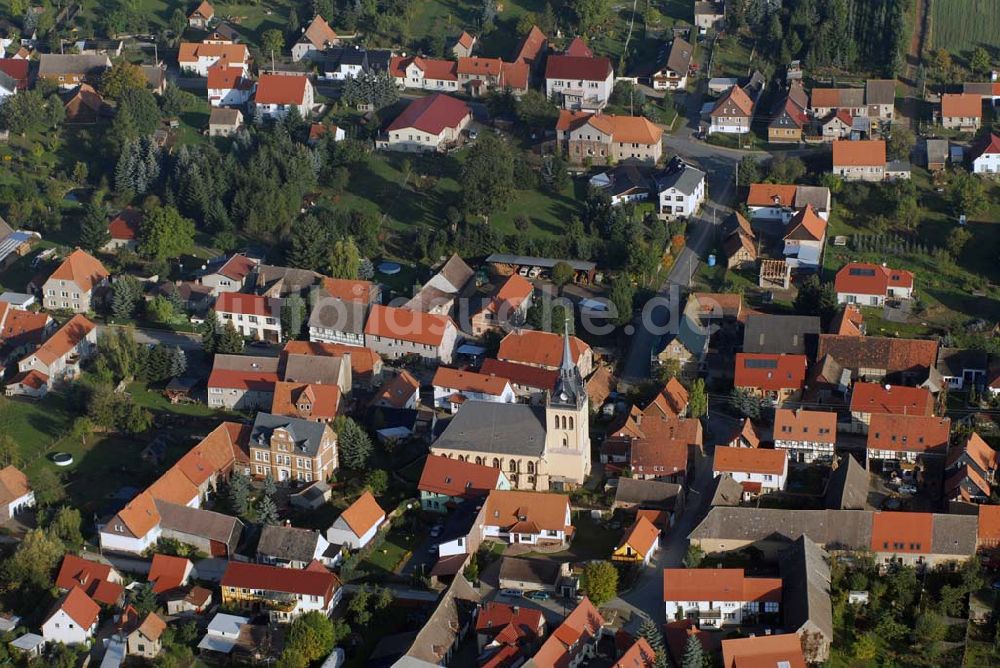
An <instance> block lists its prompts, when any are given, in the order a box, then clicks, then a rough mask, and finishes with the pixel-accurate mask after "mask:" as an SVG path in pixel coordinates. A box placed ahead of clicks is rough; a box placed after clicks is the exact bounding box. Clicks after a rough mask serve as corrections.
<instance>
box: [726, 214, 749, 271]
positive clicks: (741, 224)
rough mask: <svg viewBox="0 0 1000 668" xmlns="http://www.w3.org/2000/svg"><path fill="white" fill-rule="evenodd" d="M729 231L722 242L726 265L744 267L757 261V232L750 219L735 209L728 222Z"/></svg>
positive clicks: (730, 267) (728, 266)
mask: <svg viewBox="0 0 1000 668" xmlns="http://www.w3.org/2000/svg"><path fill="white" fill-rule="evenodd" d="M726 228H727V229H729V233H728V234H727V235H726V237H725V239H724V240H723V242H722V252H723V253H724V254H725V256H726V267H727V268H729V269H743V268H746V267H751V266H753V265H754V264H756V262H757V234H756V233H755V232H754V231H753V228H751V227H750V223H749V221H747V219H746V218H744V217H743V214H741V213H740V212H739V211H734V212H733V214H732V217H731V219H730V220H729V221H727V223H726Z"/></svg>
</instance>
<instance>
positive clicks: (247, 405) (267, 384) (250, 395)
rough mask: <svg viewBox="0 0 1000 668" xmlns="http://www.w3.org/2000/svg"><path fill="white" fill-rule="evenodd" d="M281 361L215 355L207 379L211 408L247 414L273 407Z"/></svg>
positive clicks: (265, 358) (272, 358)
mask: <svg viewBox="0 0 1000 668" xmlns="http://www.w3.org/2000/svg"><path fill="white" fill-rule="evenodd" d="M278 362H279V360H278V359H277V358H274V357H253V356H248V355H224V354H218V355H216V356H215V358H214V360H213V362H212V373H211V374H210V375H209V377H208V405H209V406H211V407H212V408H227V409H229V410H246V411H252V410H260V409H264V408H268V407H270V406H271V403H272V402H273V401H274V386H275V384H276V383H277V382H278V381H279V378H278Z"/></svg>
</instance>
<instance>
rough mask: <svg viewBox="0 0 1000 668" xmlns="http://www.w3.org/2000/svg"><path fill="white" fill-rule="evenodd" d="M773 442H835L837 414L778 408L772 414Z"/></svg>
mask: <svg viewBox="0 0 1000 668" xmlns="http://www.w3.org/2000/svg"><path fill="white" fill-rule="evenodd" d="M774 440H776V441H777V440H782V441H810V442H815V443H829V444H830V445H833V444H834V443H835V442H836V441H837V414H836V413H833V412H830V411H807V410H804V409H801V408H799V409H796V410H791V409H788V408H779V409H777V410H776V411H775V412H774Z"/></svg>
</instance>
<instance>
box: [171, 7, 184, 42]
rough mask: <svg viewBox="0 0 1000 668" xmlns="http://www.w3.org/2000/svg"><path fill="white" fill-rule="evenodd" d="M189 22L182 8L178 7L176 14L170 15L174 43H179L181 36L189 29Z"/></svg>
mask: <svg viewBox="0 0 1000 668" xmlns="http://www.w3.org/2000/svg"><path fill="white" fill-rule="evenodd" d="M187 25H188V20H187V16H185V15H184V12H183V11H181V8H180V7H178V8H177V9H175V10H174V13H173V14H171V15H170V31H171V32H172V33H173V34H174V41H177V42H179V41H180V39H181V35H183V34H184V31H185V30H186V29H187Z"/></svg>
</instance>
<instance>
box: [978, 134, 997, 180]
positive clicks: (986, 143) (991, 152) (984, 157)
mask: <svg viewBox="0 0 1000 668" xmlns="http://www.w3.org/2000/svg"><path fill="white" fill-rule="evenodd" d="M972 171H973V173H975V174H996V173H998V172H1000V137H998V136H997V135H995V134H993V133H992V132H991V133H990V134H989V136H986V137H984V138H983V141H981V142H980V143H979V144H978V145H977V146H976V148H975V149H974V150H973V153H972Z"/></svg>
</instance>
